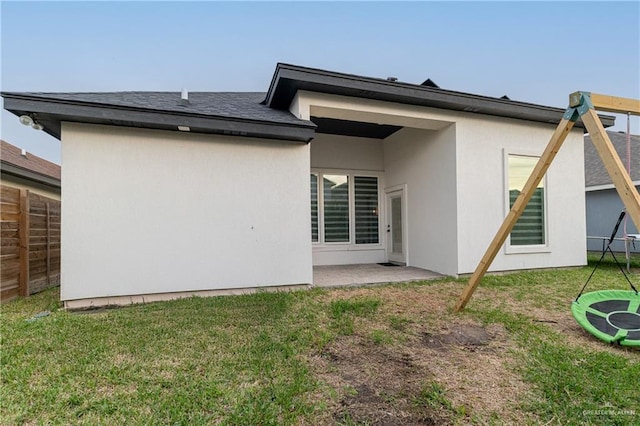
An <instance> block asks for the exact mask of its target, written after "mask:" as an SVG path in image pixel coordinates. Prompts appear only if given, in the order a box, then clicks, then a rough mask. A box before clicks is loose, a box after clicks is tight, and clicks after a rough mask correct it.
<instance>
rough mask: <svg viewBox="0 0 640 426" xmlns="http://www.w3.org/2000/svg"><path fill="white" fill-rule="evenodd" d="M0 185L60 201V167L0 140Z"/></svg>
mask: <svg viewBox="0 0 640 426" xmlns="http://www.w3.org/2000/svg"><path fill="white" fill-rule="evenodd" d="M0 183H1V184H2V185H7V186H11V187H13V188H19V189H28V190H29V191H31V192H34V193H36V194H40V195H44V196H45V197H49V198H53V199H54V200H60V166H59V165H58V164H55V163H52V162H50V161H47V160H45V159H44V158H41V157H38V156H37V155H34V154H32V153H30V152H27V151H26V150H24V149H21V148H18V147H17V146H15V145H11V144H10V143H9V142H6V141H4V140H0Z"/></svg>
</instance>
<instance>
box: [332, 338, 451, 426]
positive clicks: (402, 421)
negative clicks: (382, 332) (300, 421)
mask: <svg viewBox="0 0 640 426" xmlns="http://www.w3.org/2000/svg"><path fill="white" fill-rule="evenodd" d="M322 359H323V360H322V362H323V364H324V366H325V367H326V370H325V373H323V374H322V378H323V379H324V380H325V381H326V382H327V383H328V384H329V385H330V386H331V387H333V388H334V389H340V390H341V391H340V393H341V395H340V398H339V401H338V403H337V405H336V406H335V407H334V415H333V421H334V422H336V423H347V424H348V423H357V424H370V425H440V424H448V423H451V415H450V413H449V412H448V411H447V410H446V409H445V408H444V407H433V406H429V405H428V404H424V403H422V402H421V401H420V398H419V396H420V394H421V392H423V390H424V389H425V388H426V387H427V386H428V384H429V383H430V382H431V380H432V379H433V375H432V374H431V372H430V371H429V370H428V369H427V368H426V367H425V366H424V365H421V364H422V363H419V362H417V361H418V360H416V359H414V357H413V355H412V354H411V353H409V352H407V351H404V350H403V348H402V347H385V346H378V345H374V344H373V343H371V342H368V341H367V340H365V339H363V338H362V337H360V336H344V337H341V338H339V339H337V340H336V341H335V342H333V343H332V344H331V345H330V346H329V347H327V348H325V351H324V352H323V354H322Z"/></svg>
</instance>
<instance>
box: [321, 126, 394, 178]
mask: <svg viewBox="0 0 640 426" xmlns="http://www.w3.org/2000/svg"><path fill="white" fill-rule="evenodd" d="M311 167H312V168H316V169H343V170H366V171H383V170H384V152H383V146H382V140H381V139H371V138H355V137H350V136H339V135H327V134H316V136H315V137H314V138H313V140H312V141H311Z"/></svg>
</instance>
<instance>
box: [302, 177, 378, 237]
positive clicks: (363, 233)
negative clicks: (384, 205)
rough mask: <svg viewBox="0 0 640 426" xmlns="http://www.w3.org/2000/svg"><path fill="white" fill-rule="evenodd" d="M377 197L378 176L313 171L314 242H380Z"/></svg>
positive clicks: (312, 212) (312, 225) (312, 210)
mask: <svg viewBox="0 0 640 426" xmlns="http://www.w3.org/2000/svg"><path fill="white" fill-rule="evenodd" d="M378 200H379V193H378V178H377V177H375V176H357V175H352V174H347V173H345V174H329V173H327V174H323V173H312V174H311V241H312V242H314V243H321V244H322V243H336V244H338V243H342V244H378V243H379V242H380V236H379V220H378V213H379V206H378ZM320 231H322V232H320Z"/></svg>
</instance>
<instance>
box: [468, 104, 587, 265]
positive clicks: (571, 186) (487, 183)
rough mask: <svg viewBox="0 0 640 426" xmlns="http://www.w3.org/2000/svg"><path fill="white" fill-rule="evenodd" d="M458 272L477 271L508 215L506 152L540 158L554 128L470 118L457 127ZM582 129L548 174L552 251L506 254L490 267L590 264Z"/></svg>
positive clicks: (549, 248)
mask: <svg viewBox="0 0 640 426" xmlns="http://www.w3.org/2000/svg"><path fill="white" fill-rule="evenodd" d="M456 130H457V132H456V133H457V135H456V136H457V138H456V139H457V146H458V149H457V164H458V167H457V182H458V184H457V189H458V192H457V197H458V247H459V250H458V259H459V260H458V263H459V266H458V270H459V273H471V272H473V271H474V269H475V268H476V266H477V264H478V262H479V261H480V259H481V257H482V255H483V254H484V252H485V251H486V249H487V247H488V246H489V243H490V242H491V240H492V239H493V237H494V235H495V233H496V231H497V230H498V228H499V227H500V225H501V224H502V221H503V220H504V217H505V216H506V214H507V212H508V205H507V199H506V196H505V191H506V180H505V164H504V159H505V152H506V153H511V154H525V155H527V154H534V155H541V154H542V152H543V151H544V148H545V147H546V146H547V144H548V143H549V139H550V138H551V135H552V134H553V132H554V130H555V126H554V125H545V124H542V123H532V122H526V121H519V120H513V119H506V118H499V117H489V116H479V115H475V116H474V115H472V114H469V115H468V117H465V118H464V119H462V120H459V121H458V122H457V124H456ZM582 144H583V135H582V129H575V130H573V131H572V132H571V133H570V134H569V136H568V137H567V139H566V141H565V142H564V145H563V146H562V148H561V149H560V151H559V152H558V154H557V156H556V158H555V160H554V161H553V163H552V164H551V166H550V168H549V170H548V172H547V180H546V193H547V194H546V196H547V199H546V201H547V221H548V222H547V226H548V242H547V247H546V248H542V249H540V250H536V251H537V252H532V253H511V254H509V253H507V250H506V246H503V247H502V248H501V250H500V252H499V253H498V255H497V256H496V259H495V260H494V262H493V263H492V265H491V267H490V268H489V270H490V271H504V270H515V269H529V268H548V267H561V266H576V265H584V264H585V263H586V241H585V235H586V234H585V232H586V231H585V229H586V225H585V195H584V166H583V165H584V161H583V155H584V154H583V145H582Z"/></svg>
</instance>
